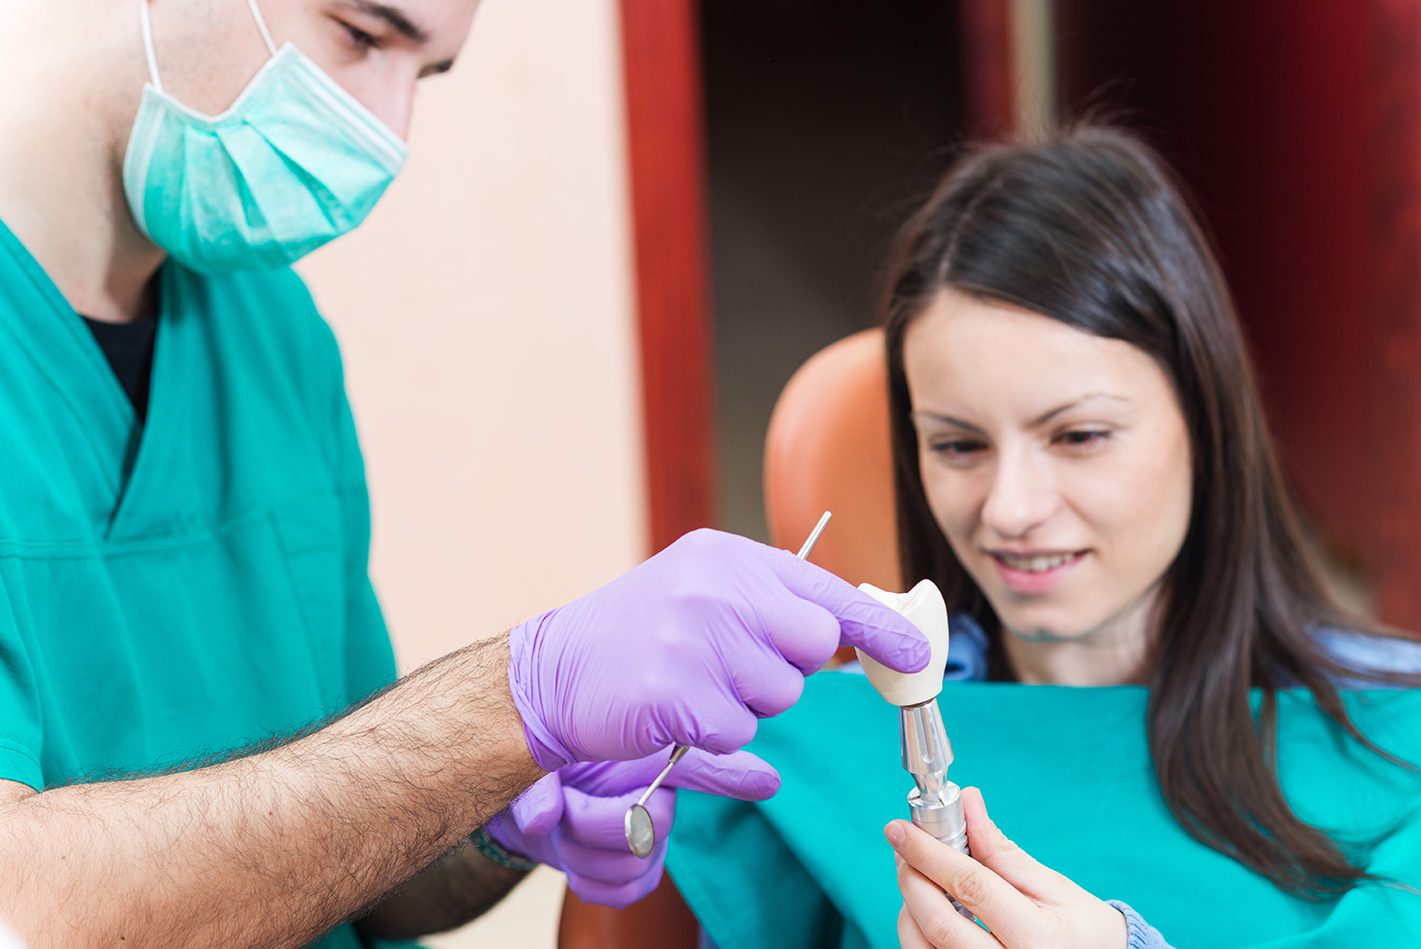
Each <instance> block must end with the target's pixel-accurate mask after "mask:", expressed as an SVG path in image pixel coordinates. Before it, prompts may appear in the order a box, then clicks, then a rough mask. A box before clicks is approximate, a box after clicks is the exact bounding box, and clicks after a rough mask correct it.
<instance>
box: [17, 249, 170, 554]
mask: <svg viewBox="0 0 1421 949" xmlns="http://www.w3.org/2000/svg"><path fill="white" fill-rule="evenodd" d="M0 252H3V253H6V254H7V255H8V256H9V257H11V258H12V259H13V261H14V263H15V264H16V265H17V266H18V268H19V270H20V272H21V273H22V274H24V276H25V277H26V278H27V280H28V283H29V285H30V289H31V291H32V293H31V294H30V296H31V298H32V299H30V300H23V299H21V300H19V301H17V305H16V306H15V308H14V309H15V316H16V318H17V319H18V322H19V326H18V328H17V329H18V332H17V333H16V334H15V335H16V336H17V338H18V340H19V343H20V345H21V346H23V347H24V348H25V349H26V350H27V351H28V352H29V353H30V355H31V357H32V358H33V361H34V363H35V365H36V367H37V368H38V370H39V371H40V372H41V373H42V374H43V375H44V376H45V377H46V378H47V379H48V380H49V381H50V383H51V384H52V386H53V388H54V389H55V394H56V397H57V398H58V399H59V400H60V401H61V402H63V403H64V405H65V408H66V409H67V410H68V411H69V413H70V414H71V415H72V416H73V418H74V420H75V422H76V423H77V427H78V429H79V430H80V431H81V432H83V433H84V436H85V439H86V440H87V442H88V443H89V447H90V449H91V450H92V451H93V453H94V454H95V456H96V458H97V461H98V465H97V470H98V471H99V472H101V473H102V475H101V476H102V478H103V482H104V483H103V484H102V485H100V486H98V490H100V491H101V492H102V498H101V499H99V502H100V503H99V504H98V511H97V512H96V513H102V514H103V515H104V516H105V520H106V522H107V523H105V524H102V525H97V526H98V527H99V530H100V531H101V532H102V534H103V536H104V537H105V539H116V538H118V537H120V536H125V535H128V536H132V535H135V534H140V533H144V532H145V531H144V527H143V525H142V524H141V523H140V518H139V516H138V509H139V508H141V506H142V504H141V503H140V502H143V501H151V500H153V499H154V497H155V494H156V488H155V487H153V486H150V482H152V481H154V480H156V479H158V478H159V473H156V472H155V473H153V474H149V473H148V472H147V471H146V470H145V469H150V468H154V467H162V468H167V469H168V470H167V471H166V472H165V473H164V474H165V479H164V480H167V481H168V482H169V483H171V484H173V485H174V487H175V488H176V489H177V490H176V494H175V496H174V497H173V498H172V499H173V500H176V499H177V495H181V494H182V493H183V492H182V490H181V485H182V484H183V483H184V482H186V481H187V480H189V479H186V478H184V477H182V476H181V474H179V473H177V472H176V471H174V470H173V469H172V467H171V464H170V463H171V462H172V461H173V460H174V458H173V457H172V454H171V450H170V448H169V449H165V448H164V444H165V443H172V442H173V441H175V440H176V433H175V432H173V431H172V428H173V426H174V425H177V424H180V421H181V419H180V416H181V408H180V406H174V405H173V404H172V403H173V402H174V400H175V399H179V397H180V394H181V389H182V385H181V380H180V379H177V378H175V376H178V375H181V373H183V372H184V371H186V369H187V367H186V366H185V363H186V362H188V360H187V359H185V358H183V357H182V355H181V354H180V353H179V352H178V350H179V349H180V348H181V347H182V340H183V338H184V337H185V336H187V335H188V334H189V332H190V331H191V329H192V328H191V327H189V326H185V325H184V324H185V323H189V322H191V320H190V319H185V318H184V314H183V312H182V311H183V309H184V306H185V293H184V291H185V289H186V288H185V287H184V286H183V284H184V281H183V280H181V279H180V276H181V273H180V268H179V267H177V266H176V265H175V264H173V263H172V262H171V261H167V262H165V263H164V264H163V266H162V267H161V268H160V269H159V271H158V274H157V277H156V279H157V280H159V281H160V284H159V294H158V297H159V312H158V315H157V320H158V327H159V329H158V334H157V339H156V341H155V348H154V353H153V371H152V378H151V382H150V391H149V401H148V417H147V420H146V423H140V422H139V420H138V418H137V416H136V414H135V412H134V409H133V405H132V403H131V402H130V401H129V399H128V396H127V394H126V393H125V392H124V391H123V387H122V385H121V384H120V383H119V381H118V379H117V377H116V376H115V375H114V373H113V370H112V368H111V367H110V366H109V364H108V361H107V359H106V358H105V357H104V354H103V350H102V349H101V348H100V347H99V344H98V341H97V340H96V339H94V336H93V334H92V333H91V332H90V331H89V329H88V327H86V326H85V325H84V321H83V319H82V317H80V315H79V314H78V313H77V312H76V311H75V310H74V307H73V306H71V305H70V303H69V301H68V300H67V299H66V298H65V296H64V294H63V293H62V292H61V291H60V290H59V287H58V286H57V285H56V284H55V283H54V281H53V280H52V279H51V278H50V276H49V274H48V273H46V272H45V270H44V268H43V267H42V266H41V265H40V263H39V261H37V260H35V258H34V256H33V255H32V254H31V253H30V252H29V250H28V249H27V248H26V247H25V246H24V244H22V243H21V242H20V240H19V238H18V237H17V236H16V235H15V234H14V233H13V232H12V231H11V230H10V229H9V228H8V227H7V226H6V225H5V224H4V222H3V221H0ZM180 402H181V400H180ZM158 496H159V497H161V495H158Z"/></svg>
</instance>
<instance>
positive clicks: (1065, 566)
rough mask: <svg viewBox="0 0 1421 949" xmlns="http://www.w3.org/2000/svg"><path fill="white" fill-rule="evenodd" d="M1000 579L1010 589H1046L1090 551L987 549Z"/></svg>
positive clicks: (1028, 592) (1032, 591) (1025, 591)
mask: <svg viewBox="0 0 1421 949" xmlns="http://www.w3.org/2000/svg"><path fill="white" fill-rule="evenodd" d="M987 553H988V555H990V556H991V558H992V563H993V564H994V565H995V567H996V569H997V575H998V576H1000V577H1001V578H1002V583H1003V584H1005V585H1006V587H1007V589H1008V590H1010V591H1011V592H1013V593H1017V594H1021V595H1024V596H1038V595H1041V594H1043V593H1047V592H1050V591H1051V590H1052V589H1053V588H1055V587H1056V586H1057V584H1059V583H1060V582H1061V581H1062V580H1064V579H1065V578H1066V577H1068V576H1069V575H1070V574H1071V573H1073V572H1074V571H1075V570H1076V568H1077V567H1079V566H1080V565H1081V564H1082V563H1083V562H1084V560H1085V558H1086V557H1088V556H1089V555H1090V551H1089V550H1061V549H1055V550H989V551H987Z"/></svg>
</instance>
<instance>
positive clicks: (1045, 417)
mask: <svg viewBox="0 0 1421 949" xmlns="http://www.w3.org/2000/svg"><path fill="white" fill-rule="evenodd" d="M1096 399H1109V400H1111V401H1112V402H1126V403H1128V402H1129V401H1130V400H1129V399H1127V398H1125V397H1124V396H1123V395H1115V394H1113V393H1110V392H1092V393H1090V394H1088V395H1083V396H1081V397H1079V398H1076V399H1072V400H1071V401H1069V402H1067V403H1065V404H1063V405H1058V406H1056V407H1055V408H1054V409H1051V410H1050V411H1049V412H1043V413H1041V414H1040V415H1038V416H1037V417H1036V418H1035V419H1033V420H1032V422H1031V427H1032V428H1040V427H1041V426H1042V425H1045V424H1047V423H1048V422H1050V421H1051V420H1052V419H1053V418H1055V417H1056V416H1058V415H1060V414H1061V413H1062V412H1069V411H1070V410H1071V409H1073V408H1075V407H1076V406H1078V405H1084V404H1085V403H1086V402H1092V401H1094V400H1096Z"/></svg>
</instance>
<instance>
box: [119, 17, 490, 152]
mask: <svg viewBox="0 0 1421 949" xmlns="http://www.w3.org/2000/svg"><path fill="white" fill-rule="evenodd" d="M478 5H479V0H257V7H258V9H259V10H260V11H261V14H262V16H263V18H264V19H265V20H266V24H267V27H268V29H270V31H271V36H272V40H273V42H275V44H276V46H277V48H278V49H279V48H280V47H281V46H282V45H284V44H286V43H291V44H293V45H295V46H296V47H297V48H298V49H300V50H301V52H303V53H305V54H306V55H307V56H309V57H310V58H311V59H312V60H313V61H314V62H315V63H316V65H318V66H320V67H321V68H322V69H323V70H325V71H326V72H327V73H329V74H330V76H331V78H332V79H334V80H335V81H336V82H338V83H340V85H341V86H343V87H344V88H345V89H346V91H348V92H349V93H350V94H351V95H353V96H355V98H356V99H358V100H360V102H361V103H362V104H363V105H364V106H365V107H366V108H368V109H369V110H370V111H371V112H373V113H374V114H375V115H376V116H377V117H379V119H380V120H381V121H382V122H384V123H385V124H386V125H387V126H389V127H390V128H391V129H392V130H393V131H395V132H396V133H397V134H398V135H399V136H400V137H401V138H408V134H409V124H410V114H411V111H412V107H413V103H414V91H415V83H416V82H417V81H418V80H420V79H422V78H425V77H427V76H432V75H436V74H438V73H441V72H444V71H446V70H448V69H449V67H450V66H452V65H453V62H454V57H455V56H456V54H457V53H458V51H459V48H460V47H461V46H463V44H464V39H465V37H467V36H468V33H469V28H470V26H471V24H472V22H473V18H474V12H475V10H476V9H477V8H478ZM134 6H135V13H134V18H135V23H134V33H133V36H134V38H135V42H137V41H138V40H137V37H138V31H137V12H136V4H134ZM152 18H153V37H154V45H155V47H156V52H157V57H158V64H159V68H160V70H161V71H162V78H163V82H164V84H165V86H167V88H168V91H169V92H171V93H172V94H173V95H174V96H175V97H177V99H178V100H179V101H181V102H182V103H184V104H185V105H187V106H189V107H191V108H193V109H196V110H197V111H199V112H204V113H210V114H215V113H219V112H221V111H223V110H224V109H226V108H227V107H228V106H230V105H231V104H232V102H233V100H234V99H235V98H236V97H237V95H238V94H239V93H240V92H241V91H242V89H243V88H244V87H245V86H246V84H247V82H248V81H250V79H251V78H252V76H253V75H254V74H255V73H256V71H257V70H258V69H260V68H261V66H262V64H263V63H265V62H266V60H267V58H268V55H269V54H268V51H267V48H266V46H265V44H264V43H263V42H262V39H261V34H260V33H259V32H258V30H257V26H256V23H255V21H254V19H253V18H252V14H251V11H250V9H249V8H248V5H247V3H246V0H211V2H208V3H203V4H194V3H191V2H188V0H154V2H153V5H152Z"/></svg>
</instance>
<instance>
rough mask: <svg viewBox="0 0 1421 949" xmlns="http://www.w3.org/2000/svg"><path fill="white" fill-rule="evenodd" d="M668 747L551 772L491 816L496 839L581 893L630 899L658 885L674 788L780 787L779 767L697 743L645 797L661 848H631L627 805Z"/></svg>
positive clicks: (591, 898) (731, 793) (752, 793)
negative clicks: (645, 852)
mask: <svg viewBox="0 0 1421 949" xmlns="http://www.w3.org/2000/svg"><path fill="white" fill-rule="evenodd" d="M669 755H670V749H664V750H663V751H661V752H660V753H658V754H654V755H650V756H648V757H646V758H641V759H638V760H637V761H612V762H601V763H597V764H575V765H570V766H568V767H566V768H563V769H562V770H561V771H558V772H555V773H553V774H550V775H547V776H546V777H544V778H543V779H542V780H541V781H539V782H538V783H537V784H534V785H533V786H532V787H531V788H529V789H528V790H527V791H525V792H524V793H523V796H522V797H520V798H518V799H517V800H516V801H514V802H513V804H512V806H510V807H509V808H508V810H506V811H503V812H502V813H501V814H499V815H498V816H497V817H495V818H494V819H493V820H491V821H490V822H489V825H488V829H489V833H490V834H491V835H492V836H493V839H494V840H496V841H497V842H498V844H499V846H501V847H503V848H504V849H506V850H511V851H513V852H514V853H517V854H522V855H523V856H525V857H529V858H531V859H533V860H536V861H538V862H539V863H542V864H546V865H547V866H550V867H553V868H554V869H557V870H561V871H562V872H563V873H565V874H567V882H568V886H570V887H572V891H573V892H574V893H576V894H577V895H578V896H580V897H581V898H582V899H584V900H587V901H588V902H592V903H601V904H603V905H605V906H617V907H621V906H628V905H630V904H632V903H635V902H636V901H637V900H639V899H641V898H642V897H643V896H646V895H647V894H648V893H650V892H651V891H652V890H654V889H656V884H657V883H659V882H661V873H662V868H663V866H664V864H665V862H666V841H667V839H668V838H669V837H670V834H671V825H672V822H673V820H674V819H675V814H676V797H675V794H676V792H675V791H674V790H672V788H678V787H679V788H689V789H691V790H696V791H705V792H706V793H708V794H720V795H722V796H725V797H737V798H740V799H741V800H745V801H761V800H764V799H765V798H767V797H769V796H770V795H771V794H774V793H775V791H777V790H779V786H780V778H779V775H778V774H776V773H775V771H774V769H773V768H771V767H770V766H769V765H767V764H765V763H764V762H762V761H760V759H758V758H756V757H755V756H754V755H752V754H750V753H749V752H745V751H738V752H735V753H734V754H729V755H711V754H707V753H706V752H704V751H701V750H699V749H696V748H692V749H691V750H690V751H688V752H687V753H686V757H684V758H682V759H681V760H680V761H679V762H678V763H677V764H676V767H674V768H672V769H671V773H670V774H669V775H667V777H666V781H665V782H664V783H663V784H662V785H661V787H659V788H657V789H656V791H655V792H654V793H653V794H652V795H651V797H650V798H649V799H648V800H647V802H646V809H647V810H648V811H650V812H651V819H652V822H653V823H654V825H655V827H656V847H655V848H654V849H653V850H652V852H651V855H650V856H649V857H647V858H646V859H644V860H643V859H641V858H639V857H636V856H634V855H633V854H632V853H631V852H630V851H629V850H628V849H627V838H626V832H625V824H624V823H623V820H624V817H625V815H626V812H627V808H628V807H630V806H631V805H632V804H634V803H636V800H637V798H639V797H641V795H642V792H643V791H645V790H646V788H647V785H649V784H651V782H652V779H653V778H655V777H656V776H657V774H659V773H660V772H661V769H662V768H663V767H665V765H666V760H667V758H668V757H669Z"/></svg>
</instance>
